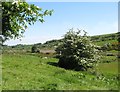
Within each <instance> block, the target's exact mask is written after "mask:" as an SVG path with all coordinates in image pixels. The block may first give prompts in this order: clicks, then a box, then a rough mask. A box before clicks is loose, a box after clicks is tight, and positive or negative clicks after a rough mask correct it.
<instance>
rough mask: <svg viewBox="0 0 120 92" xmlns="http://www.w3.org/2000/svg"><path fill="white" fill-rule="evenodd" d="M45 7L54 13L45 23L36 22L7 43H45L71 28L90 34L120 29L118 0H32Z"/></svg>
mask: <svg viewBox="0 0 120 92" xmlns="http://www.w3.org/2000/svg"><path fill="white" fill-rule="evenodd" d="M29 3H30V4H35V5H37V6H39V7H42V8H43V10H46V9H49V10H51V9H54V13H53V15H52V16H46V17H44V19H45V22H44V23H43V24H42V23H40V22H36V23H35V24H34V25H32V26H29V28H28V29H27V30H26V32H25V33H24V37H23V38H21V41H20V40H10V41H7V42H6V43H5V44H8V45H16V44H34V43H39V42H40V43H44V42H45V41H48V40H52V39H60V38H61V37H62V36H63V35H64V34H65V33H66V32H67V31H69V30H68V29H70V28H74V29H77V28H79V29H84V30H86V31H87V32H88V35H100V34H108V33H115V32H118V3H117V2H29Z"/></svg>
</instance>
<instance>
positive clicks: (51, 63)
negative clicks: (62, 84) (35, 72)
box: [47, 62, 59, 67]
mask: <svg viewBox="0 0 120 92" xmlns="http://www.w3.org/2000/svg"><path fill="white" fill-rule="evenodd" d="M47 64H49V65H52V66H56V67H59V66H58V63H57V62H47Z"/></svg>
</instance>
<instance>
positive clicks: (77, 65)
mask: <svg viewBox="0 0 120 92" xmlns="http://www.w3.org/2000/svg"><path fill="white" fill-rule="evenodd" d="M80 33H81V31H78V32H75V31H73V29H71V30H70V31H69V32H67V33H66V34H65V36H64V39H63V43H62V44H60V45H59V46H58V47H57V48H56V53H57V55H58V56H59V57H58V58H59V62H58V65H59V66H60V67H63V68H66V69H75V70H87V69H88V68H92V67H93V66H95V65H96V64H97V61H98V59H99V56H98V50H97V49H96V46H95V45H94V44H92V42H91V41H90V38H89V37H88V36H87V35H86V32H85V31H84V34H83V35H80Z"/></svg>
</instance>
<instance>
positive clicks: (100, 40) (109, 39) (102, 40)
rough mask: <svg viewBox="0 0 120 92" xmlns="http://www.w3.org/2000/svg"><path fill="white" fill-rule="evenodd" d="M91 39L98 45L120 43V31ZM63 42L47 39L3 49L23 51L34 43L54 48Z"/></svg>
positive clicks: (42, 47) (44, 47) (40, 47)
mask: <svg viewBox="0 0 120 92" xmlns="http://www.w3.org/2000/svg"><path fill="white" fill-rule="evenodd" d="M91 41H93V43H95V44H96V45H98V46H103V45H105V44H107V43H110V44H117V43H118V33H112V34H103V35H97V36H91ZM61 42H62V39H60V40H50V41H46V42H45V43H43V44H41V43H36V44H32V45H23V44H18V45H15V46H7V45H3V50H17V51H19V50H22V51H31V47H32V46H33V45H36V46H37V47H38V48H39V49H40V50H41V49H43V50H47V49H49V50H54V49H55V48H56V47H57V46H58V44H60V43H61Z"/></svg>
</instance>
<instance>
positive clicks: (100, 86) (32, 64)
mask: <svg viewBox="0 0 120 92" xmlns="http://www.w3.org/2000/svg"><path fill="white" fill-rule="evenodd" d="M57 62H58V59H56V58H51V57H49V58H47V57H40V56H39V55H32V54H30V55H28V54H14V53H11V54H3V56H2V89H3V90H18V89H19V90H117V89H118V79H117V78H118V77H117V69H118V67H117V65H118V64H117V62H111V63H100V64H99V65H98V67H97V68H98V70H99V71H97V72H99V73H98V74H95V73H89V72H83V71H73V70H65V69H63V68H59V67H58V66H57ZM102 73H103V75H102Z"/></svg>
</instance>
